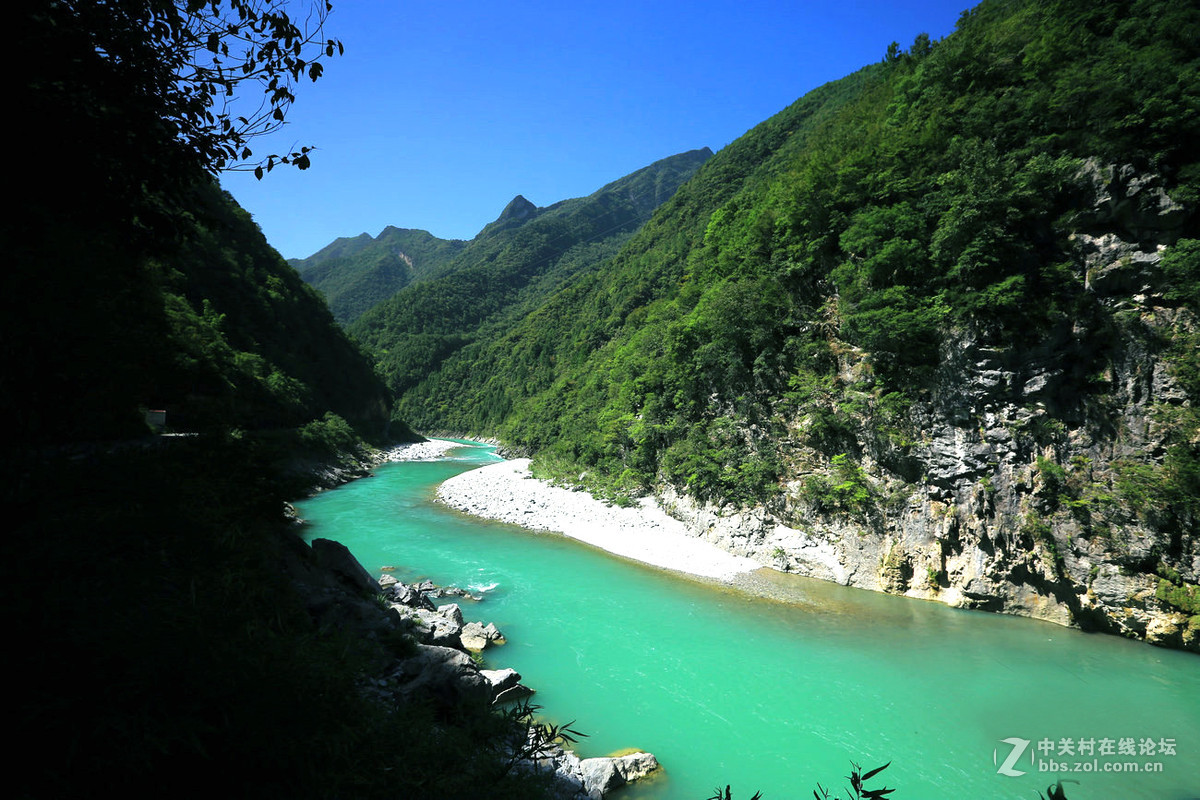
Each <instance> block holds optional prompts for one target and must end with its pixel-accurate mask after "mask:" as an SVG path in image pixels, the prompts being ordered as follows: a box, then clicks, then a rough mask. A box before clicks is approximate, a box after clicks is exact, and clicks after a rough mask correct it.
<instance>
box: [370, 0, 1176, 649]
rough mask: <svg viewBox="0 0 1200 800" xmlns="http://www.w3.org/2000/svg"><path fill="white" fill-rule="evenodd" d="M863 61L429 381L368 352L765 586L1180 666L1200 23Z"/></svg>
mask: <svg viewBox="0 0 1200 800" xmlns="http://www.w3.org/2000/svg"><path fill="white" fill-rule="evenodd" d="M881 55H883V56H884V58H883V60H882V62H881V63H879V64H876V65H873V66H870V67H868V68H866V69H864V70H862V71H861V72H859V73H857V74H855V75H852V76H849V77H848V78H846V79H843V80H841V81H838V82H835V83H833V84H830V85H828V86H825V87H822V88H820V89H818V90H816V91H814V92H812V93H811V94H809V95H807V96H805V97H804V98H802V99H801V100H799V101H797V103H796V104H794V105H793V106H792V107H790V108H788V109H786V110H785V111H783V112H781V113H780V114H779V115H777V116H776V117H774V118H772V119H771V120H768V121H767V122H765V123H763V124H762V125H761V126H759V127H757V128H755V129H754V130H752V131H750V132H749V133H747V134H746V135H745V136H744V137H743V138H741V139H739V140H738V141H736V142H734V143H733V144H731V145H730V146H729V147H727V148H726V149H724V150H723V151H722V152H720V153H718V154H717V155H716V156H714V157H713V158H712V159H711V160H710V161H708V162H707V163H706V164H705V165H704V166H703V167H702V168H701V169H700V170H699V172H698V173H697V175H696V176H695V178H693V179H692V180H691V181H690V182H688V183H687V184H685V185H684V186H683V187H682V188H681V189H680V191H679V192H678V193H677V194H676V195H675V197H674V198H673V199H672V200H671V201H669V202H668V203H666V204H665V205H664V206H663V207H662V208H661V209H660V210H659V212H658V213H657V214H656V215H655V216H654V218H653V219H651V220H650V222H648V223H647V224H646V225H645V227H643V228H642V229H641V230H640V231H639V232H638V234H637V235H636V236H635V237H634V238H633V239H632V240H631V241H630V242H629V243H628V244H626V245H625V246H624V247H623V248H622V250H621V251H620V252H619V253H618V254H617V255H615V256H614V257H613V258H611V259H609V260H608V261H606V262H605V263H604V264H603V265H601V266H599V267H598V268H595V269H590V270H587V271H586V272H585V273H583V274H581V275H579V276H577V277H574V278H572V279H571V280H570V281H568V282H567V283H566V284H565V285H564V286H563V287H562V288H561V289H560V290H559V291H557V292H556V293H555V294H554V295H552V296H551V297H550V298H548V299H547V300H546V301H545V302H544V303H541V304H539V305H538V306H537V307H534V308H530V309H529V310H528V312H527V313H526V314H525V316H524V318H523V319H521V320H518V321H514V322H513V324H511V325H509V326H507V327H506V328H505V329H502V330H501V329H497V330H494V331H492V332H491V333H490V334H489V335H488V336H480V337H476V338H475V340H474V341H473V342H471V343H470V345H469V346H468V347H464V348H463V349H462V350H460V352H459V353H458V354H457V355H455V356H454V357H453V358H451V359H448V360H446V361H445V363H444V364H443V366H442V369H441V370H440V371H439V372H437V373H435V374H433V375H431V376H428V377H426V378H425V379H424V380H423V381H421V380H419V376H420V375H422V374H424V372H425V371H426V370H425V367H424V364H426V363H428V361H422V360H421V359H414V360H413V361H412V362H411V363H414V364H420V365H422V366H421V369H420V370H414V372H413V374H412V375H411V376H407V375H406V376H404V377H403V378H401V379H399V380H397V377H396V376H397V375H398V374H399V370H400V369H402V367H398V366H397V365H396V364H394V363H392V362H387V361H386V359H387V358H388V357H390V354H389V355H385V363H388V371H389V375H390V376H391V380H392V382H393V385H394V386H395V387H397V388H398V389H400V390H401V391H402V392H403V393H404V394H403V396H402V397H401V399H400V402H399V407H400V408H401V409H403V411H404V413H409V414H412V415H413V416H414V417H416V418H417V419H418V420H419V425H420V426H422V427H424V428H429V429H433V428H448V429H456V430H468V431H474V432H477V433H480V434H490V435H496V436H499V437H500V438H502V439H503V440H505V441H507V442H510V443H512V444H515V445H519V446H523V447H526V448H528V449H530V450H532V451H533V452H534V453H535V454H536V459H535V464H536V465H537V466H539V468H540V469H541V470H542V471H543V473H542V474H548V475H553V476H558V477H561V478H564V479H569V480H572V481H582V482H583V483H584V484H585V485H587V486H588V487H589V488H591V489H593V490H596V491H600V492H602V493H608V494H610V495H611V496H613V497H614V498H616V499H618V500H620V499H621V498H623V497H626V496H628V495H631V494H641V493H645V492H650V491H653V492H656V493H658V494H659V495H660V497H661V498H662V499H663V500H664V502H667V503H668V504H669V505H670V506H671V507H672V508H673V509H674V510H675V513H677V514H678V515H679V516H681V517H684V518H687V519H689V520H691V521H693V522H694V523H695V524H696V527H698V528H699V529H701V530H706V531H708V532H709V533H708V535H709V536H710V537H713V538H716V539H718V540H720V541H722V542H723V543H724V544H725V545H726V546H728V547H729V548H730V549H733V550H736V551H739V552H746V553H749V554H752V555H755V556H756V557H758V558H760V559H761V560H762V561H763V562H764V563H771V564H774V565H776V566H779V567H781V568H785V569H796V570H800V571H803V572H807V573H809V574H814V575H818V576H820V577H825V578H829V579H832V580H838V581H840V582H843V583H851V584H854V585H859V586H864V587H867V588H873V589H881V590H885V591H893V592H900V593H907V594H910V595H914V596H921V597H930V598H936V599H940V600H943V601H945V602H949V603H952V604H955V605H962V606H968V607H977V608H988V609H992V610H1003V611H1010V612H1013V613H1022V614H1032V615H1035V616H1040V617H1044V618H1047V619H1054V620H1056V621H1059V622H1063V623H1065V624H1076V625H1083V626H1086V627H1093V628H1099V629H1105V630H1112V631H1117V632H1121V633H1124V634H1126V635H1130V636H1137V637H1146V638H1148V639H1150V640H1152V641H1157V642H1160V643H1164V644H1170V645H1173V646H1187V647H1192V648H1197V647H1200V617H1197V616H1194V615H1196V614H1198V613H1200V601H1198V599H1197V598H1198V597H1200V590H1198V589H1197V588H1196V583H1197V581H1198V579H1200V574H1198V570H1200V563H1198V560H1197V559H1198V556H1200V554H1198V551H1197V550H1196V547H1195V535H1196V533H1197V525H1198V514H1200V505H1198V501H1197V498H1200V418H1198V417H1197V412H1196V407H1197V403H1198V402H1200V384H1197V382H1196V377H1197V374H1198V373H1197V369H1198V363H1197V362H1198V359H1197V356H1196V353H1197V345H1198V344H1200V334H1198V332H1197V330H1198V329H1197V316H1196V314H1197V312H1198V311H1200V308H1198V302H1200V297H1198V295H1197V291H1198V287H1200V243H1198V242H1197V241H1196V240H1197V236H1198V234H1200V231H1198V230H1197V216H1196V214H1195V207H1196V203H1197V201H1198V200H1200V161H1198V158H1200V77H1198V76H1200V9H1197V8H1196V7H1195V6H1194V5H1191V4H1178V3H1170V2H1162V1H1161V0H1140V1H1138V2H1102V3H1095V2H1083V1H1082V0H1062V2H1050V3H1046V2H1020V1H1017V0H991V1H989V2H984V3H982V4H980V5H979V6H978V7H977V8H975V9H973V10H971V11H969V12H966V13H964V14H963V16H962V18H961V19H960V21H959V24H958V26H957V29H956V31H955V32H954V33H953V34H952V35H950V36H949V37H947V38H946V39H944V40H942V41H939V42H933V41H930V40H929V39H928V37H925V36H921V37H918V38H917V40H916V41H915V42H913V43H912V45H911V46H910V47H908V48H907V49H902V48H900V47H898V46H897V47H893V48H891V49H890V50H889V51H888V53H886V54H881ZM462 286H464V287H466V286H467V284H462ZM365 321H366V320H365V319H364V322H365ZM447 321H448V322H451V321H454V318H453V317H449V316H448V317H447ZM454 330H455V329H454V328H453V326H452V327H451V328H449V329H447V331H446V332H445V333H441V334H439V335H442V336H453V335H454ZM364 332H365V331H364ZM411 332H412V333H414V334H420V333H421V331H420V330H419V329H412V330H411ZM406 341H408V342H416V341H419V336H416V337H411V338H410V339H409V340H406ZM462 344H466V343H465V342H463V343H462ZM455 346H458V343H456V345H455ZM440 358H441V356H439V359H440Z"/></svg>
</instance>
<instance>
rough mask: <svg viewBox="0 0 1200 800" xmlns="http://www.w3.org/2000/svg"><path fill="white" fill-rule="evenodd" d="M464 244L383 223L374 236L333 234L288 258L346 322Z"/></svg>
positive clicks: (433, 269) (435, 266)
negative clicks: (309, 252)
mask: <svg viewBox="0 0 1200 800" xmlns="http://www.w3.org/2000/svg"><path fill="white" fill-rule="evenodd" d="M466 244H467V243H466V242H463V241H460V240H457V239H439V238H437V237H436V236H434V235H433V234H431V233H429V232H428V231H419V230H409V229H406V228H395V227H392V226H388V227H386V228H384V229H383V231H382V232H380V234H379V235H378V236H376V237H374V238H372V237H371V236H370V235H368V234H366V233H363V234H359V235H358V236H355V237H354V238H343V239H338V240H336V241H334V242H332V243H331V244H329V245H327V246H325V247H323V248H321V249H320V250H318V251H317V252H316V253H313V254H312V255H311V256H309V257H308V258H302V259H290V260H289V261H288V263H289V264H291V265H292V266H293V267H295V268H296V271H297V272H299V273H300V277H302V278H304V280H305V281H306V282H307V283H309V284H311V285H312V286H313V287H315V288H316V289H318V290H319V291H320V292H321V294H323V295H324V296H325V300H326V302H327V303H329V308H330V310H331V311H332V312H333V316H334V317H335V318H336V319H337V321H338V322H340V323H342V324H343V325H348V324H350V323H351V322H353V321H354V320H356V319H358V317H359V315H361V314H362V313H363V312H364V311H366V310H367V309H369V308H370V307H371V306H373V305H375V304H377V303H380V302H382V301H384V300H386V299H388V298H389V297H391V296H392V295H393V294H395V293H396V292H398V291H399V290H401V289H403V288H404V287H405V286H407V285H409V284H410V283H413V282H414V281H418V280H421V279H422V278H425V277H428V276H430V275H434V274H437V273H438V271H439V269H440V268H441V267H442V266H443V265H444V264H445V263H446V262H447V261H449V260H450V259H452V258H454V256H456V255H457V254H458V253H459V252H460V251H461V250H462V249H463V248H464V247H465V246H466Z"/></svg>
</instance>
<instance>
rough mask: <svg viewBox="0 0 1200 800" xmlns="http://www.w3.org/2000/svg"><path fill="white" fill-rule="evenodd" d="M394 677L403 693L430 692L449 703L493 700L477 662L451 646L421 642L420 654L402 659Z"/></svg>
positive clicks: (410, 694) (489, 686)
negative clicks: (476, 664)
mask: <svg viewBox="0 0 1200 800" xmlns="http://www.w3.org/2000/svg"><path fill="white" fill-rule="evenodd" d="M392 677H393V678H394V679H395V680H396V683H397V687H398V688H399V690H400V692H401V693H402V694H405V695H409V696H413V695H416V696H426V695H428V696H432V697H434V698H436V699H437V700H439V701H441V702H443V703H445V704H447V705H453V704H457V703H480V704H485V703H490V702H491V700H492V686H491V684H490V683H488V681H487V679H486V678H484V677H483V676H482V675H480V674H479V668H478V667H476V666H475V662H473V661H472V660H471V657H470V656H468V655H467V654H466V653H463V652H461V651H459V650H455V649H454V648H452V647H439V646H437V645H425V644H419V645H417V654H416V655H415V656H412V657H410V658H406V659H404V660H403V661H401V662H400V663H399V664H398V665H397V667H396V670H395V671H394V672H393V673H392Z"/></svg>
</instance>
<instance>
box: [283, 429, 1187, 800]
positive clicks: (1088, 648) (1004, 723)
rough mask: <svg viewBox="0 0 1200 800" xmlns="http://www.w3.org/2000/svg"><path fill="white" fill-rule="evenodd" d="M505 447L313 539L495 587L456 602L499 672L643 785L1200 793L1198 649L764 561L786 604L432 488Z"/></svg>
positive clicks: (438, 466) (466, 450) (650, 788)
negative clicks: (863, 586) (844, 581)
mask: <svg viewBox="0 0 1200 800" xmlns="http://www.w3.org/2000/svg"><path fill="white" fill-rule="evenodd" d="M496 460H497V457H496V456H495V455H494V454H493V452H492V451H491V449H490V448H485V447H478V446H464V447H463V448H461V449H457V450H453V451H451V452H450V453H448V454H447V456H446V458H445V459H443V460H440V461H434V462H408V463H395V464H388V465H384V466H382V467H380V468H379V469H378V470H377V471H376V476H375V477H373V478H366V479H362V480H359V481H355V482H353V483H350V484H348V485H346V486H343V487H340V488H338V489H335V490H333V491H330V492H325V493H323V494H320V495H318V496H316V497H313V498H310V499H308V500H304V501H302V502H300V503H297V507H298V509H299V511H300V513H301V515H302V516H303V517H304V518H305V519H307V520H308V521H309V523H310V525H309V528H308V536H309V537H310V538H311V537H324V538H329V539H334V540H337V541H340V542H342V543H344V544H345V545H346V546H348V547H349V548H350V549H351V551H352V552H353V553H354V554H355V555H356V556H357V557H358V559H359V560H360V561H361V562H362V563H363V565H364V566H366V568H367V569H368V570H369V571H371V572H372V573H373V574H375V575H379V574H381V573H380V570H381V568H382V567H384V566H394V567H395V568H396V569H395V571H394V572H393V573H392V574H394V575H395V576H396V577H397V578H398V579H400V580H402V581H405V582H410V581H413V580H416V579H419V578H429V579H431V580H433V581H434V582H435V583H438V584H441V585H457V586H461V587H464V588H471V589H473V590H475V591H479V592H483V593H484V595H485V599H484V601H482V602H479V603H473V602H471V601H461V602H460V605H461V606H462V608H463V614H464V616H465V617H466V618H467V619H477V620H480V621H483V622H495V623H496V625H497V626H498V627H499V628H500V629H501V630H502V631H503V632H504V633H505V635H506V636H507V637H508V644H506V645H504V646H503V647H500V648H496V649H491V650H488V651H487V654H486V655H487V658H486V660H487V661H488V665H489V666H491V667H513V668H515V669H516V670H517V671H518V672H520V673H521V674H522V675H523V676H524V683H526V684H527V685H529V686H531V687H533V688H534V689H536V690H537V694H535V695H534V698H533V701H532V702H534V703H536V704H537V705H540V706H541V707H542V709H543V712H542V713H543V715H544V716H546V717H547V718H549V719H551V720H553V721H556V722H560V723H561V722H569V721H571V720H574V721H575V725H574V727H575V728H576V729H578V730H580V731H582V732H584V733H586V734H588V737H587V738H585V739H582V740H581V741H580V744H579V745H578V747H577V748H576V749H577V750H578V751H579V753H580V755H582V756H583V757H585V758H586V757H589V756H597V755H607V754H610V753H612V752H614V751H617V750H620V749H622V748H631V747H632V748H638V749H643V750H648V751H650V752H653V753H654V754H655V755H656V756H658V758H659V760H660V761H661V762H662V764H663V766H664V769H663V770H662V774H661V775H660V776H659V777H658V778H657V779H654V780H650V781H648V782H646V783H645V784H642V785H637V786H634V787H630V788H629V789H626V790H624V791H623V793H622V794H621V796H622V797H623V798H626V800H642V799H643V798H656V799H659V798H661V799H666V798H671V799H672V800H673V799H675V798H680V799H683V798H686V800H704V798H708V797H710V796H711V795H712V793H713V790H714V788H716V787H718V786H719V787H721V788H722V789H723V788H724V787H725V786H726V785H727V784H728V785H732V787H733V796H734V798H736V800H748V798H750V796H751V795H752V794H753V793H754V792H755V791H761V792H763V795H764V800H784V798H804V797H810V796H811V795H812V792H813V789H815V788H817V785H818V783H819V784H821V785H822V786H824V787H826V788H829V789H830V790H831V791H830V797H834V796H841V797H846V796H847V794H848V792H847V791H846V789H845V788H844V787H845V786H846V783H847V782H846V781H845V780H844V777H843V776H845V775H847V774H849V773H848V771H849V769H850V764H851V762H855V763H858V764H860V765H861V766H862V767H863V768H864V769H872V768H874V767H878V766H881V765H882V764H884V763H885V762H889V761H890V762H891V766H889V767H888V768H887V769H886V770H884V771H883V772H882V773H881V774H880V775H879V776H878V777H876V778H874V779H872V781H871V782H869V783H868V788H881V787H883V786H885V785H886V786H888V787H892V788H895V789H896V792H895V794H893V795H891V797H892V798H896V800H924V799H925V798H964V800H965V798H971V799H972V800H980V799H986V798H998V799H1000V798H1014V799H1015V798H1025V799H1027V800H1033V798H1036V797H1037V793H1038V791H1045V789H1046V787H1047V786H1048V785H1050V784H1053V783H1054V782H1055V781H1056V780H1058V779H1060V778H1061V779H1064V788H1065V789H1066V795H1067V797H1068V798H1070V800H1138V799H1140V798H1145V799H1146V800H1151V798H1152V799H1153V800H1185V799H1187V798H1200V657H1197V656H1196V655H1193V654H1187V653H1180V652H1174V651H1167V650H1162V649H1159V648H1154V647H1150V646H1148V645H1144V644H1138V643H1135V642H1130V641H1126V640H1123V639H1119V638H1116V637H1112V636H1104V635H1089V634H1083V633H1080V632H1078V631H1074V630H1069V629H1065V628H1060V627H1058V626H1055V625H1051V624H1049V623H1042V622H1037V621H1034V620H1028V619H1017V618H1012V617H1003V616H998V615H991V614H985V613H982V612H969V611H959V610H955V609H950V608H946V607H944V606H941V605H940V604H937V603H930V602H924V601H919V600H910V599H907V598H898V597H891V596H886V595H881V594H876V593H873V592H865V591H861V590H856V589H849V588H846V587H841V586H835V585H833V584H827V583H822V582H819V581H812V580H807V579H803V578H797V577H794V576H786V575H772V574H770V573H768V574H767V575H766V576H765V578H764V582H765V585H767V587H768V590H769V591H768V592H767V593H768V594H770V595H771V596H772V597H771V599H767V598H765V597H762V596H755V595H751V594H748V593H746V592H744V591H739V590H735V589H732V588H729V587H725V586H722V585H719V584H713V583H709V582H704V581H700V580H696V579H690V578H687V577H684V576H681V575H679V574H676V573H672V572H669V571H665V570H660V569H655V568H651V567H647V566H643V565H641V564H638V563H635V562H632V561H628V560H624V559H621V558H618V557H615V556H611V555H609V554H607V553H604V552H602V551H600V550H596V549H594V548H591V547H589V546H587V545H584V544H580V543H578V542H576V541H573V540H570V539H567V538H566V537H563V536H560V535H557V534H551V533H535V532H531V531H527V530H524V529H522V528H519V527H515V526H512V525H507V524H503V523H494V522H487V521H481V520H478V519H474V518H471V517H468V516H465V515H463V514H461V513H458V512H455V511H452V510H450V509H447V508H445V507H443V506H440V505H438V504H437V503H436V502H435V501H434V499H433V498H434V491H435V488H436V487H437V485H438V484H439V483H441V482H442V481H443V480H445V479H447V478H449V477H451V476H452V475H455V474H458V473H460V472H462V471H463V470H466V469H471V468H474V467H476V466H479V465H480V464H483V463H493V462H494V461H496ZM1005 740H1011V741H1005ZM1022 742H1028V744H1022ZM1015 750H1016V751H1020V756H1019V757H1018V758H1012V755H1013V752H1014V751H1015ZM1089 751H1090V752H1089ZM1131 751H1132V754H1131ZM1081 752H1082V753H1083V754H1082V755H1081ZM1006 762H1011V763H1009V764H1007V765H1006ZM1052 764H1053V765H1054V768H1053V769H1052V768H1051V765H1052ZM1002 769H1003V771H1004V772H1007V773H1023V774H1002V772H1001V770H1002ZM1133 769H1136V770H1137V772H1133V771H1130V770H1133ZM1064 770H1066V771H1064ZM1066 781H1075V782H1076V783H1069V782H1066ZM485 795H486V792H483V793H481V797H482V796H485Z"/></svg>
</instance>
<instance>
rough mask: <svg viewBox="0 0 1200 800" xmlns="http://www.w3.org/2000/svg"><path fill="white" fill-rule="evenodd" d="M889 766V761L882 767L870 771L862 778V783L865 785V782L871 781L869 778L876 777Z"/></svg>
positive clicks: (890, 763)
mask: <svg viewBox="0 0 1200 800" xmlns="http://www.w3.org/2000/svg"><path fill="white" fill-rule="evenodd" d="M891 765H892V762H890V761H889V762H887V763H886V764H884V765H883V766H882V767H876V768H875V769H873V770H871V771H870V772H868V773H867V774H866V775H863V776H862V779H863V782H864V783H866V782H867V781H869V780H871V778H874V777H875V776H876V775H878V774H879V773H881V772H883V771H884V770H885V769H887V768H888V767H890V766H891Z"/></svg>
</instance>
